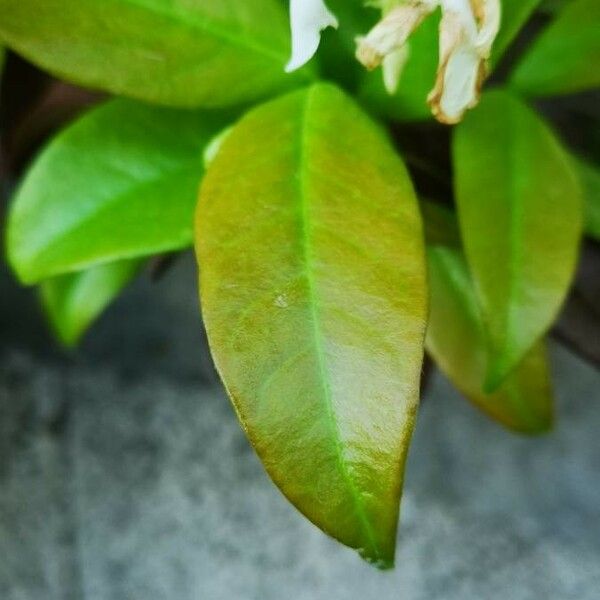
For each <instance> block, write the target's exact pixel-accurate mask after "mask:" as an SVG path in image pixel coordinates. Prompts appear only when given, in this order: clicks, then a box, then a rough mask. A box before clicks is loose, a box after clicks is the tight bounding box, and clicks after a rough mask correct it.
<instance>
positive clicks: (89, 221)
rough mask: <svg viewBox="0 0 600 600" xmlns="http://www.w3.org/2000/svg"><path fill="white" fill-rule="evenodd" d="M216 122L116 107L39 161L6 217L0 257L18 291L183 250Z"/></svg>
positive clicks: (70, 133) (63, 136)
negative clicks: (4, 254) (60, 277)
mask: <svg viewBox="0 0 600 600" xmlns="http://www.w3.org/2000/svg"><path fill="white" fill-rule="evenodd" d="M226 122H227V119H226V118H225V116H224V115H220V114H215V113H211V112H188V111H176V110H170V109H160V108H153V107H150V106H146V105H142V104H138V103H136V102H132V101H128V100H116V101H112V102H109V103H107V104H105V105H104V106H101V107H100V108H97V109H94V110H92V111H90V112H89V113H88V114H86V115H85V116H84V117H83V118H81V119H80V120H78V121H77V122H76V123H75V124H73V125H71V126H70V127H68V128H67V129H66V130H65V131H63V132H62V133H60V134H59V135H58V136H57V137H56V138H55V139H54V140H53V141H52V142H51V143H50V145H49V146H48V147H47V148H46V149H45V150H44V151H43V152H42V154H41V156H40V157H39V158H38V159H37V161H36V162H35V163H34V165H33V167H32V168H31V170H30V171H29V173H28V174H27V176H26V178H25V180H24V182H23V184H22V186H21V188H20V190H19V191H18V192H17V194H16V197H15V199H14V203H13V205H12V210H11V212H10V215H9V223H8V234H7V236H8V255H9V260H10V263H11V265H12V266H13V268H14V269H15V271H16V272H17V274H18V275H19V277H20V278H21V279H22V280H23V281H24V282H25V283H36V282H38V281H40V280H42V279H47V278H49V277H52V276H54V275H60V274H63V273H66V272H72V271H81V270H83V269H86V268H88V267H90V266H93V265H96V264H101V263H105V262H114V261H118V260H122V259H128V258H136V257H141V256H147V255H150V254H156V253H160V252H168V251H172V250H177V249H180V248H183V247H186V246H189V245H190V244H191V242H192V239H193V213H194V207H195V204H196V198H197V190H198V184H199V182H200V180H201V177H202V174H203V158H202V151H203V149H204V147H205V146H206V144H207V143H208V142H209V141H210V139H211V138H212V137H213V136H214V135H215V133H217V132H218V131H219V130H220V129H221V128H222V127H223V125H224V124H225V123H226Z"/></svg>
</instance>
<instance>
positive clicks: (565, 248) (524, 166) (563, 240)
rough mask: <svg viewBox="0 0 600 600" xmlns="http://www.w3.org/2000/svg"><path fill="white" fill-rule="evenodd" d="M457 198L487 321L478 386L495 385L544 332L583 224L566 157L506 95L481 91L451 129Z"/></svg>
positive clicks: (547, 133)
mask: <svg viewBox="0 0 600 600" xmlns="http://www.w3.org/2000/svg"><path fill="white" fill-rule="evenodd" d="M454 165H455V181H456V200H457V205H458V214H459V221H460V227H461V233H462V238H463V241H464V246H465V252H466V256H467V260H468V262H469V267H470V270H471V272H472V274H473V277H474V280H475V285H476V289H477V293H478V297H479V302H480V304H481V308H482V312H483V318H484V322H485V324H486V330H487V337H488V343H489V347H490V363H489V367H488V375H487V378H486V380H487V381H486V384H487V385H486V389H488V390H493V389H496V388H497V387H498V386H499V385H500V383H501V382H502V381H503V380H504V379H505V378H506V376H507V375H508V374H509V373H510V372H511V371H512V370H513V369H514V368H515V367H516V366H517V365H518V364H519V363H520V362H521V361H522V360H523V358H524V356H525V355H526V354H527V352H529V350H530V349H531V348H532V347H533V346H534V345H535V344H536V343H537V342H538V340H539V339H540V338H541V337H542V336H543V335H544V334H545V333H546V332H547V331H548V329H549V328H550V326H551V325H552V322H553V321H554V319H555V318H556V316H557V313H558V311H559V310H560V307H561V305H562V303H563V300H564V298H565V296H566V294H567V292H568V289H569V285H570V283H571V279H572V277H573V273H574V269H575V263H576V260H577V255H578V249H579V241H580V237H581V230H582V197H581V189H580V186H579V182H578V179H577V175H576V173H575V172H574V169H573V166H572V162H571V159H570V157H569V156H568V155H566V153H565V152H564V151H563V149H562V148H561V146H560V144H559V143H558V141H557V140H556V138H555V137H554V135H553V134H552V132H551V131H550V130H549V128H548V127H547V126H546V125H545V124H544V122H543V121H542V120H541V119H540V118H539V117H538V115H537V114H536V113H534V112H533V111H532V110H531V109H530V108H529V107H527V106H526V105H525V104H524V103H523V102H522V101H520V100H518V99H516V98H514V97H512V96H511V95H509V94H508V93H507V92H502V91H496V92H491V93H489V94H487V95H484V98H483V100H482V103H481V105H480V107H479V108H478V109H477V110H476V111H473V112H472V113H471V114H469V115H468V116H467V118H466V119H465V121H463V123H462V124H461V125H460V126H459V127H458V128H457V129H456V135H455V138H454Z"/></svg>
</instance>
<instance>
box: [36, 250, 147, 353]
mask: <svg viewBox="0 0 600 600" xmlns="http://www.w3.org/2000/svg"><path fill="white" fill-rule="evenodd" d="M140 266H141V261H139V260H125V261H120V262H115V263H107V264H105V265H100V266H98V267H92V268H91V269H88V270H86V271H82V272H81V273H71V274H69V275H61V276H59V277H56V278H53V279H49V280H48V281H44V282H42V284H41V285H40V298H41V301H42V305H43V306H44V309H45V311H46V315H47V316H48V319H49V321H50V324H51V325H52V328H53V329H54V331H55V333H56V335H57V336H58V338H59V339H60V341H61V342H62V343H63V344H65V345H66V346H74V345H76V344H77V343H78V342H79V340H80V338H81V336H82V335H83V334H84V333H85V331H86V330H87V329H88V328H89V327H90V326H91V325H92V323H93V322H94V321H95V320H96V319H97V318H98V317H99V316H100V315H101V314H102V312H104V310H105V309H106V308H107V307H108V305H109V304H110V303H111V302H112V301H113V300H114V299H115V298H116V297H117V296H118V295H119V294H120V293H121V292H122V290H123V288H124V287H125V286H126V285H127V284H128V283H129V282H130V281H131V280H132V279H133V277H134V276H135V275H136V274H137V272H138V271H139V269H140Z"/></svg>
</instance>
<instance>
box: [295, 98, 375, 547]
mask: <svg viewBox="0 0 600 600" xmlns="http://www.w3.org/2000/svg"><path fill="white" fill-rule="evenodd" d="M316 89H317V88H314V87H313V88H310V89H309V90H308V91H307V92H306V99H305V101H304V109H303V111H302V114H301V121H300V136H299V138H300V144H299V153H298V154H299V163H298V194H299V201H300V225H301V245H302V248H301V251H302V260H303V264H304V271H305V277H306V281H307V287H308V296H309V298H308V300H309V307H310V318H311V323H312V336H313V341H314V347H315V352H316V357H317V366H318V370H319V380H320V382H321V386H322V390H323V394H322V397H323V400H324V404H325V411H326V414H327V423H328V424H329V426H330V429H331V434H332V439H333V444H334V448H335V454H336V460H337V463H338V466H339V469H340V472H341V474H342V477H343V479H344V481H345V482H346V485H347V487H348V491H349V492H350V496H351V498H352V503H353V504H354V509H355V511H356V516H357V518H358V520H359V521H360V523H361V525H362V527H363V530H364V533H365V536H366V538H367V540H368V542H369V544H370V545H371V549H372V551H373V554H374V556H376V557H380V556H381V553H380V551H379V548H378V546H377V544H376V542H375V537H374V534H373V530H372V527H371V524H370V523H369V520H368V518H367V515H366V514H365V511H364V508H363V505H362V502H361V501H360V498H359V493H358V490H357V488H356V484H355V483H354V480H353V478H352V475H351V473H350V472H349V470H348V467H347V465H346V462H345V460H344V456H343V451H342V448H341V436H340V431H339V427H338V424H337V419H336V416H335V411H334V409H333V402H332V392H331V383H330V381H329V376H328V373H327V367H326V364H325V363H326V356H325V354H326V353H325V350H324V348H323V342H322V337H323V335H322V332H321V327H320V325H319V323H320V316H319V305H318V304H319V303H318V301H317V296H318V293H317V290H316V288H317V284H316V282H315V278H314V275H313V271H312V264H313V262H314V257H313V253H312V250H311V237H312V228H311V225H310V223H311V207H310V200H309V194H308V192H307V190H306V185H305V181H306V180H307V178H308V170H309V167H308V164H307V163H308V161H307V157H308V156H310V152H309V139H308V138H309V136H308V129H309V127H308V123H309V120H310V111H311V106H312V102H313V96H314V93H315V90H316Z"/></svg>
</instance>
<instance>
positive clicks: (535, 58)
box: [512, 0, 600, 96]
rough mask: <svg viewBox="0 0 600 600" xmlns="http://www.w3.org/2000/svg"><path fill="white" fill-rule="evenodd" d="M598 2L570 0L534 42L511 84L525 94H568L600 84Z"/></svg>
mask: <svg viewBox="0 0 600 600" xmlns="http://www.w3.org/2000/svg"><path fill="white" fill-rule="evenodd" d="M599 32H600V2H598V0H573V2H570V3H568V4H567V5H566V6H565V8H564V9H563V10H562V11H561V12H560V14H559V15H558V17H557V18H556V20H555V21H553V22H552V23H551V25H550V26H549V27H548V28H547V29H546V30H545V31H544V32H543V33H542V34H541V35H540V37H539V38H538V39H537V40H536V41H535V42H534V44H533V47H532V48H531V50H530V51H529V52H528V53H527V54H526V55H525V56H524V58H523V60H522V62H521V63H520V64H519V66H518V67H517V69H516V70H515V72H514V74H513V78H512V85H513V86H514V87H515V88H516V89H517V90H519V91H520V92H523V93H525V94H531V95H534V96H546V95H553V94H569V93H573V92H580V91H583V90H587V89H592V88H595V87H598V86H599V85H600V69H599V68H598V65H599V64H600V33H599Z"/></svg>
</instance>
